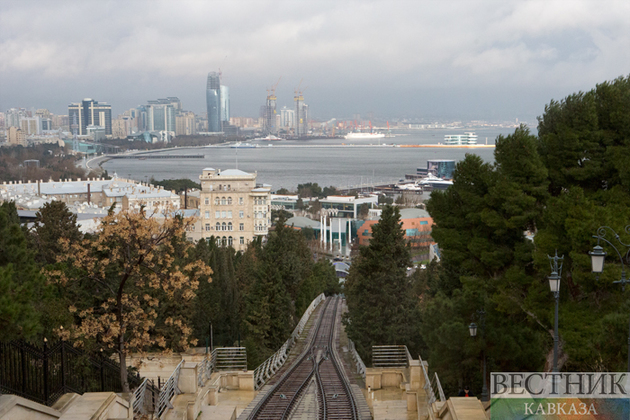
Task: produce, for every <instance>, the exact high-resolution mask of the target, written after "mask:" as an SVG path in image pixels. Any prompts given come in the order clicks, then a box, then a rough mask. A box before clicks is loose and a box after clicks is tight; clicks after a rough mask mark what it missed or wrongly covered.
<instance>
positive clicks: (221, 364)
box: [197, 347, 247, 387]
mask: <svg viewBox="0 0 630 420" xmlns="http://www.w3.org/2000/svg"><path fill="white" fill-rule="evenodd" d="M217 370H247V350H246V349H245V347H219V348H216V349H214V350H212V353H210V354H206V356H205V357H204V359H203V361H202V362H201V363H199V372H198V373H197V384H198V385H199V386H200V387H202V386H204V384H205V383H206V381H208V380H209V379H210V376H211V375H212V372H216V371H217Z"/></svg>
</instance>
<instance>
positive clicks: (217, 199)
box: [214, 197, 219, 206]
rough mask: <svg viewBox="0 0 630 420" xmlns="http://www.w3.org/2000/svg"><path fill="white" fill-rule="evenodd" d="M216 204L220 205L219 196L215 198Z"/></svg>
mask: <svg viewBox="0 0 630 420" xmlns="http://www.w3.org/2000/svg"><path fill="white" fill-rule="evenodd" d="M214 205H215V206H218V205H219V197H217V198H215V199H214Z"/></svg>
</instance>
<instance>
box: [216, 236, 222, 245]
mask: <svg viewBox="0 0 630 420" xmlns="http://www.w3.org/2000/svg"><path fill="white" fill-rule="evenodd" d="M217 246H221V238H220V237H217Z"/></svg>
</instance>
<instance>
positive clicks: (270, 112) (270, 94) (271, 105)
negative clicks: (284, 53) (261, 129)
mask: <svg viewBox="0 0 630 420" xmlns="http://www.w3.org/2000/svg"><path fill="white" fill-rule="evenodd" d="M281 79H282V76H280V77H279V78H278V81H277V82H276V83H275V84H274V85H273V86H271V88H269V89H267V102H266V104H265V133H266V134H275V131H276V114H277V111H276V100H277V97H276V88H277V87H278V84H279V83H280V80H281Z"/></svg>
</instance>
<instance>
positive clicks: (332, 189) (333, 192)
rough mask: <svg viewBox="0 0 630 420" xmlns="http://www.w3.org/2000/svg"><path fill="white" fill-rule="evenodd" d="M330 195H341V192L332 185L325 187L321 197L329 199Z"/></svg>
mask: <svg viewBox="0 0 630 420" xmlns="http://www.w3.org/2000/svg"><path fill="white" fill-rule="evenodd" d="M330 195H339V190H337V188H335V187H333V186H332V185H331V186H330V187H324V189H323V190H322V194H321V197H328V196H330Z"/></svg>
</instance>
